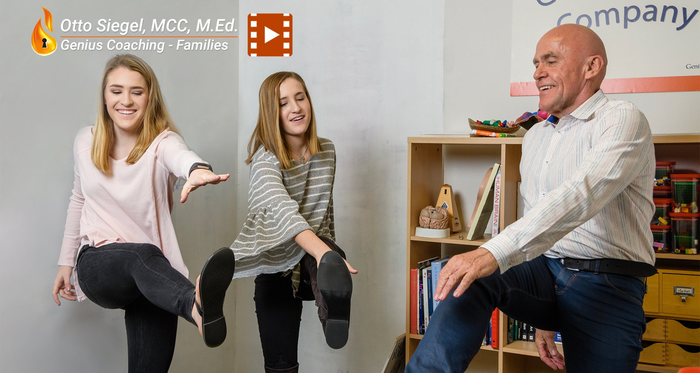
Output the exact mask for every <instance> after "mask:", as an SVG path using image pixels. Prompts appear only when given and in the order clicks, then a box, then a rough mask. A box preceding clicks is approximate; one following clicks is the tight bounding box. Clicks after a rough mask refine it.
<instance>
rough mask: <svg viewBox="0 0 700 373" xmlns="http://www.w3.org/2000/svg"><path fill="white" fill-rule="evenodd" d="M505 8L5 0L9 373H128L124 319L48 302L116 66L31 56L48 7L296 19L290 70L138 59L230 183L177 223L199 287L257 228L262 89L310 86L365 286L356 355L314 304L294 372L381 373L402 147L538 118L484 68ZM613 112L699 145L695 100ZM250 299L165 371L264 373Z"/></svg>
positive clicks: (1, 159)
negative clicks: (255, 162) (253, 219)
mask: <svg viewBox="0 0 700 373" xmlns="http://www.w3.org/2000/svg"><path fill="white" fill-rule="evenodd" d="M511 1H512V0H495V1H491V2H478V3H475V2H465V1H460V0H446V1H418V0H406V1H398V0H381V1H368V0H363V1H346V0H342V1H322V0H313V1H281V0H270V1H266V2H259V1H253V0H239V1H220V0H207V1H203V2H200V3H198V4H197V5H194V2H185V1H171V2H166V1H163V0H158V1H156V2H153V1H152V2H143V1H140V2H137V1H132V0H128V1H122V2H118V3H106V2H104V3H102V2H101V3H99V4H96V3H93V2H75V1H66V0H47V1H45V2H43V3H41V4H38V3H33V2H30V3H19V2H11V1H9V0H0V242H1V243H0V245H2V246H1V247H2V249H1V250H0V264H2V266H1V267H0V283H2V284H4V286H5V287H6V289H7V290H6V294H5V296H4V297H2V298H0V371H2V372H46V371H53V372H73V371H85V372H97V371H99V372H105V371H106V372H124V371H126V368H125V367H126V365H125V364H126V341H125V335H124V334H125V333H124V326H123V320H122V314H121V312H120V311H113V310H102V309H100V308H99V307H97V306H95V305H93V304H91V303H90V302H83V303H82V304H77V303H72V302H64V305H63V306H61V307H56V306H55V304H54V303H53V300H52V299H51V296H50V289H51V284H52V282H53V279H54V276H55V273H56V260H57V257H58V251H59V248H60V242H61V237H62V234H63V225H64V222H65V212H66V208H67V205H68V197H69V195H70V188H71V185H72V174H71V170H72V155H71V145H72V141H73V138H74V136H75V133H76V131H77V130H78V129H79V128H81V127H83V126H86V125H90V124H91V123H92V122H93V120H94V116H95V105H96V103H97V95H98V91H99V89H98V84H99V79H100V74H101V70H102V68H103V66H104V63H105V61H106V60H107V59H108V58H109V57H110V56H111V55H112V54H113V53H110V52H107V51H102V52H71V53H63V52H61V51H58V52H56V53H55V54H54V55H52V56H49V57H39V56H36V55H35V54H34V52H33V51H32V50H31V49H30V48H29V35H30V33H31V30H32V28H33V26H34V24H35V23H36V21H37V19H39V18H40V17H42V16H43V13H42V11H41V8H40V7H41V6H44V7H46V8H47V9H49V10H51V11H52V13H53V15H54V23H55V24H56V23H57V22H59V21H60V20H62V19H63V18H66V17H71V18H82V19H86V20H87V19H91V20H96V19H99V18H112V19H115V20H131V19H133V18H136V17H139V18H140V17H144V18H147V19H148V18H153V17H159V18H177V19H179V18H188V19H196V18H219V17H221V18H228V17H236V20H237V21H243V22H244V23H245V21H246V17H247V15H248V13H253V12H257V13H265V12H273V13H278V12H288V13H292V14H293V16H294V55H293V56H292V57H289V58H251V57H248V56H247V49H246V48H247V46H246V43H247V38H246V35H245V29H246V27H245V24H244V25H238V26H239V27H238V28H239V35H240V39H239V40H237V41H233V42H230V45H231V49H230V50H229V51H227V52H218V53H216V52H187V53H183V52H179V53H164V54H162V55H161V54H157V53H155V52H143V53H138V54H139V55H141V56H142V57H144V58H145V59H146V60H147V61H148V62H149V63H151V65H152V66H153V68H154V69H155V71H156V73H157V74H158V77H159V79H160V81H161V85H162V88H163V90H164V94H165V97H166V100H167V103H168V106H169V108H170V110H171V113H172V115H173V117H174V119H175V121H176V123H177V124H178V126H179V128H180V129H181V131H182V133H183V135H184V137H185V140H186V141H187V142H188V144H189V145H190V147H191V148H193V149H194V150H195V151H197V152H198V153H199V154H200V155H201V156H202V157H203V158H205V159H207V160H209V161H210V162H212V163H213V165H214V167H215V170H217V171H222V172H231V173H232V178H231V180H229V181H228V182H227V183H225V184H223V185H220V186H211V187H206V188H203V189H201V190H198V191H196V192H195V194H194V195H193V196H192V199H191V200H190V201H188V202H187V203H186V204H185V205H179V204H178V206H176V208H175V211H174V215H173V219H174V221H175V225H176V230H177V232H178V238H179V241H180V245H181V247H182V249H183V253H184V256H185V260H186V262H187V264H188V265H189V268H190V272H191V275H190V279H191V280H194V279H195V278H196V276H197V273H198V272H199V269H200V268H201V266H202V264H203V263H204V261H205V260H206V257H207V256H208V254H209V253H211V251H213V250H214V249H215V248H217V247H220V246H228V245H229V244H230V243H231V241H232V240H233V239H234V237H235V235H236V233H237V231H238V229H240V224H241V222H242V218H243V216H244V215H245V212H246V199H247V190H248V187H247V185H248V184H247V183H248V167H247V166H245V164H244V163H243V161H244V159H245V156H246V154H245V147H246V145H247V142H248V139H249V137H250V134H251V132H252V129H253V127H254V124H255V119H256V116H257V108H258V104H257V91H258V88H259V85H260V83H261V82H262V80H263V79H264V78H265V77H266V76H268V75H269V74H271V73H273V72H275V71H279V70H294V71H297V72H299V73H300V74H301V75H302V76H303V77H304V78H305V79H306V82H307V85H308V87H309V89H310V92H311V95H312V97H313V102H314V105H315V109H316V115H317V119H318V126H319V133H320V135H321V136H324V137H328V138H330V139H332V140H333V141H334V142H335V144H336V148H337V152H338V171H337V182H336V187H335V203H336V227H337V236H338V242H339V244H340V245H341V246H342V247H343V248H344V249H345V250H346V251H347V252H348V255H349V258H350V261H351V263H352V264H353V265H354V266H355V267H356V268H357V269H358V270H359V271H360V273H359V274H358V275H355V276H354V277H353V279H354V283H355V294H354V298H353V310H352V327H351V331H350V341H349V343H348V345H347V346H346V347H345V348H344V349H342V350H339V351H335V350H331V349H330V348H328V347H327V346H326V345H325V343H324V342H323V337H322V331H321V327H320V324H319V323H318V321H317V318H316V314H315V313H316V312H315V307H314V306H313V304H312V303H306V304H305V306H306V307H305V309H304V313H303V316H302V319H303V320H302V332H301V336H300V351H299V358H300V362H301V364H302V369H303V371H306V372H329V371H330V372H375V371H378V370H379V369H380V367H381V366H382V365H383V363H384V361H385V359H386V356H387V354H388V353H389V351H390V349H391V344H392V341H393V339H394V337H395V336H397V335H399V334H401V333H402V332H403V329H404V325H405V324H404V315H405V311H404V306H405V303H404V302H405V301H404V294H405V278H404V277H405V260H406V259H405V248H406V242H405V237H406V232H405V210H406V209H405V206H406V167H407V165H406V137H408V136H417V135H420V134H421V133H439V132H446V133H451V132H465V131H466V129H465V127H466V118H467V117H472V118H478V119H482V118H499V119H501V118H504V119H507V118H515V117H517V116H518V115H520V114H521V113H522V112H523V111H525V110H528V109H530V110H531V109H532V108H533V107H535V106H536V105H537V99H536V98H533V97H525V98H522V97H521V98H512V97H510V96H509V91H508V89H509V83H510V81H509V79H510V66H509V63H510V62H509V61H510V59H509V58H496V59H492V60H490V61H484V59H482V58H478V57H479V56H509V55H510V38H511V29H510V27H509V22H508V20H509V19H510V18H511V7H512V5H511V4H512V2H511ZM494 14H498V15H499V18H500V19H502V20H504V22H499V23H498V24H499V27H492V26H493V23H492V20H493V18H494V17H493V15H494ZM484 30H488V31H484ZM61 34H62V33H61V32H55V33H54V35H61ZM533 48H534V46H533ZM530 59H531V56H525V57H524V63H530V62H529V61H530ZM614 97H615V98H622V99H628V100H631V101H633V102H635V103H636V104H637V105H638V106H640V107H641V108H642V110H643V111H644V112H645V113H646V114H647V116H648V117H649V120H650V123H651V126H652V129H653V131H654V132H655V133H683V132H697V131H698V128H697V121H696V119H697V118H698V116H699V115H698V114H700V108H699V107H698V105H696V103H697V102H698V99H699V98H700V96H699V93H698V92H692V93H658V94H629V95H615V96H614ZM477 168H478V169H477V170H468V169H467V170H466V171H465V170H463V169H460V170H459V172H458V173H461V174H465V175H466V174H468V175H473V174H477V175H478V177H481V174H482V173H483V167H481V166H479V167H477ZM459 183H462V185H466V184H469V180H468V178H466V177H465V178H464V180H463V181H462V180H461V179H460V181H459ZM456 184H457V182H454V183H453V186H454V185H456ZM455 189H456V192H457V193H458V196H459V194H463V195H465V197H463V198H462V201H463V202H464V205H465V206H463V208H461V209H460V211H461V213H462V215H463V216H464V215H465V214H467V213H468V212H470V211H471V209H472V208H473V206H472V205H470V203H472V204H473V202H470V201H471V198H470V196H472V195H474V192H472V191H469V190H465V189H463V188H461V187H457V186H455ZM252 290H253V286H252V279H242V280H237V281H234V282H233V284H232V287H231V288H230V289H229V297H228V298H227V306H226V309H227V312H228V318H229V326H230V329H229V331H230V334H229V339H228V340H227V341H226V342H225V343H224V345H222V346H221V347H219V348H217V349H209V348H206V347H204V346H203V344H202V343H201V338H200V337H199V335H198V333H197V331H196V330H195V329H194V328H193V327H191V326H190V325H188V324H187V323H185V322H181V324H180V326H181V327H180V330H179V337H178V345H177V350H176V353H175V359H174V362H173V368H172V369H171V371H173V372H185V371H197V372H261V371H262V352H261V349H260V342H259V338H258V334H257V326H256V319H255V313H254V305H253V302H252ZM489 360H493V359H492V356H490V355H489V356H482V358H481V359H480V361H479V362H476V363H475V364H474V365H473V366H472V368H473V370H474V371H477V372H486V371H492V370H493V369H492V368H493V367H494V366H495V362H494V361H490V362H489ZM484 365H487V366H490V367H489V368H487V367H485V366H484Z"/></svg>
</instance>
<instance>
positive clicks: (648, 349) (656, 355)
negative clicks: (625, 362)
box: [639, 342, 666, 365]
mask: <svg viewBox="0 0 700 373" xmlns="http://www.w3.org/2000/svg"><path fill="white" fill-rule="evenodd" d="M642 347H643V348H644V349H643V350H642V352H641V353H640V354H639V362H640V363H645V364H659V365H664V364H666V344H665V343H661V342H642Z"/></svg>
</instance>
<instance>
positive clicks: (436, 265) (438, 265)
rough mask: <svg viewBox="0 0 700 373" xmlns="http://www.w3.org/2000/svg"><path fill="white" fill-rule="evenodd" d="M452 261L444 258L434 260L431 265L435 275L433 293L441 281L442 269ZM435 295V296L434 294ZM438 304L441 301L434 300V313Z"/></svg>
mask: <svg viewBox="0 0 700 373" xmlns="http://www.w3.org/2000/svg"><path fill="white" fill-rule="evenodd" d="M448 260H450V258H449V257H448V258H442V259H439V260H434V261H432V262H431V263H430V269H431V270H432V275H433V284H432V285H433V288H432V289H433V292H435V289H437V284H438V281H439V280H440V271H442V267H443V266H444V265H445V264H447V261H448ZM433 295H434V294H433ZM438 304H440V301H439V300H434V299H433V312H435V309H436V308H437V306H438Z"/></svg>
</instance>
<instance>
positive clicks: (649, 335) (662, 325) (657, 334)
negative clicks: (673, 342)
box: [642, 319, 666, 341]
mask: <svg viewBox="0 0 700 373" xmlns="http://www.w3.org/2000/svg"><path fill="white" fill-rule="evenodd" d="M642 339H644V340H649V339H655V340H661V341H663V340H664V339H666V319H650V320H649V321H647V330H646V331H645V332H644V335H643V336H642Z"/></svg>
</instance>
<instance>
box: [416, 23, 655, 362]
mask: <svg viewBox="0 0 700 373" xmlns="http://www.w3.org/2000/svg"><path fill="white" fill-rule="evenodd" d="M533 62H534V64H535V73H534V78H535V82H536V85H537V88H538V89H539V92H540V93H539V96H540V105H539V106H540V109H542V110H546V111H548V112H549V113H550V114H551V116H550V118H548V120H547V121H543V122H540V123H538V124H536V125H535V126H534V127H532V128H531V129H530V130H529V131H528V133H527V135H526V136H525V138H524V139H523V154H522V159H521V165H520V173H521V178H522V183H521V193H522V195H523V199H524V203H525V215H524V216H523V218H521V219H519V220H518V221H516V222H515V223H513V224H511V225H510V226H508V227H507V228H506V229H504V230H503V232H501V233H500V234H499V235H498V236H496V237H494V238H493V239H491V240H490V241H488V242H487V243H485V244H484V245H483V246H482V247H479V248H478V249H476V250H473V251H470V252H467V253H464V254H461V255H456V256H454V257H453V258H452V259H450V261H449V262H448V263H447V265H446V266H445V267H444V268H443V270H442V272H441V273H440V279H439V283H438V285H437V289H436V291H435V299H437V300H441V303H440V307H438V308H437V309H436V310H435V313H434V314H433V316H432V319H431V321H430V326H429V328H428V330H427V332H426V335H425V336H424V337H423V339H422V340H421V342H420V344H419V345H418V348H417V350H416V352H415V354H414V355H413V356H412V358H411V360H410V361H409V364H408V367H407V370H406V371H407V372H414V373H415V372H421V373H422V372H463V371H464V370H465V369H466V367H467V366H468V365H469V362H470V361H471V359H472V358H473V357H474V355H475V354H476V353H477V352H478V350H479V348H480V345H481V341H482V340H483V337H484V335H485V333H486V330H487V327H488V320H489V316H490V314H491V312H492V310H493V309H494V307H498V308H499V309H500V310H501V311H503V312H505V313H506V314H507V315H509V316H510V317H512V318H514V319H516V320H521V321H523V322H526V323H528V324H530V325H533V326H534V327H536V328H537V333H536V345H537V349H538V351H539V354H540V358H541V359H542V361H544V362H545V363H546V364H547V365H548V366H550V367H551V368H552V369H555V370H556V369H563V368H564V357H563V356H562V355H561V354H559V352H557V349H556V347H555V345H554V338H553V335H554V332H553V331H555V330H557V331H560V332H561V335H562V340H563V348H564V355H565V356H566V367H567V370H568V372H570V373H576V372H583V373H590V372H597V373H600V372H615V373H620V372H634V371H635V368H636V366H637V360H638V359H639V353H640V351H641V350H642V348H641V336H642V334H643V333H644V330H645V322H644V311H643V310H642V299H643V296H644V293H645V284H644V277H646V276H649V275H651V274H653V273H655V272H656V270H655V269H654V267H653V264H654V252H653V249H652V234H651V231H650V228H649V222H650V221H651V218H652V216H653V213H654V205H653V201H652V188H653V185H652V184H653V178H654V169H655V159H654V147H653V143H652V138H651V131H650V129H649V125H648V122H647V120H646V118H645V117H644V114H642V113H641V112H640V111H639V110H638V109H637V108H636V107H634V105H632V104H631V103H629V102H623V101H612V100H608V98H607V97H606V96H605V95H604V94H603V92H602V91H601V90H600V85H601V82H602V81H603V78H604V77H605V69H606V65H607V56H606V53H605V46H604V45H603V42H602V41H601V40H600V38H599V37H598V35H596V34H595V33H594V32H593V31H591V30H590V29H588V28H586V27H583V26H579V25H571V24H567V25H562V26H558V27H556V28H554V29H552V30H550V31H549V32H547V33H546V34H545V35H544V36H543V37H542V39H540V41H539V43H538V44H537V51H536V54H535V58H534V60H533ZM542 254H544V255H542ZM497 270H500V271H497ZM455 287H456V288H455ZM453 289H454V293H453V294H450V292H451V291H452V290H453Z"/></svg>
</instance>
